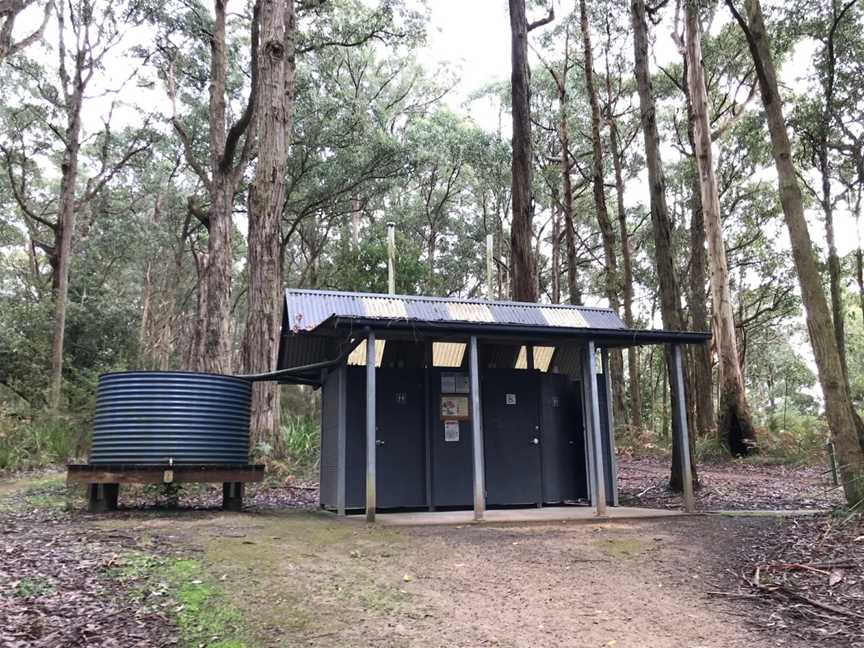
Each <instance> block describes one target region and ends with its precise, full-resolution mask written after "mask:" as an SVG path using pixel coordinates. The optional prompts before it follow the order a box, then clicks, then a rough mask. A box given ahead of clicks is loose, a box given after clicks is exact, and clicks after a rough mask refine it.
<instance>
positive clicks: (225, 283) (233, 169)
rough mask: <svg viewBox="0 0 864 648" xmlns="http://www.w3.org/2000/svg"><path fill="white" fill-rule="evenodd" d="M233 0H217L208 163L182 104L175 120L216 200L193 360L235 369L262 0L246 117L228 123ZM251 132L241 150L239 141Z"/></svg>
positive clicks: (213, 369) (214, 368)
mask: <svg viewBox="0 0 864 648" xmlns="http://www.w3.org/2000/svg"><path fill="white" fill-rule="evenodd" d="M227 2H228V0H215V2H214V12H215V18H214V20H213V27H212V31H211V33H210V79H209V81H210V84H209V91H208V92H209V104H208V115H207V118H208V145H209V146H208V167H209V168H208V169H205V168H204V166H203V165H201V164H200V163H199V161H198V159H197V158H196V157H195V152H194V150H193V148H192V143H191V138H190V137H189V134H188V133H187V132H186V130H185V128H184V127H183V125H182V123H181V122H180V120H179V119H178V117H177V114H176V109H175V111H174V114H173V116H172V120H171V122H172V125H173V126H174V130H175V131H176V132H177V134H178V136H179V138H180V140H181V142H182V143H183V150H184V154H185V157H186V161H187V163H188V164H189V166H190V167H191V168H192V169H193V170H194V171H195V173H196V174H197V175H198V177H199V178H200V180H201V182H202V183H203V184H204V186H205V187H206V188H207V192H208V194H209V199H210V206H209V209H208V212H207V216H206V221H207V222H206V227H207V231H208V238H207V263H206V270H207V273H206V275H205V276H204V278H203V282H204V284H206V285H202V286H201V287H202V288H204V293H205V294H206V300H207V301H206V308H205V310H204V313H203V316H204V322H203V324H204V327H203V332H202V341H203V344H202V345H201V350H200V353H201V356H200V357H199V358H197V359H196V360H195V362H194V363H193V364H194V365H195V366H197V367H199V370H201V371H207V372H210V373H222V374H228V373H231V367H232V364H233V363H232V360H233V357H232V356H233V343H232V342H233V340H232V326H231V323H232V318H231V278H232V273H233V253H232V252H233V250H232V246H231V239H232V232H233V229H234V222H233V212H234V193H235V192H236V190H237V185H238V183H239V181H240V179H241V178H242V177H243V173H244V171H245V170H246V166H247V164H248V161H249V158H250V156H251V153H252V143H253V142H254V141H255V137H254V126H255V124H254V113H255V100H256V95H257V77H258V62H257V57H258V14H259V11H260V7H259V4H258V3H257V2H256V4H255V7H254V10H253V19H252V29H251V41H252V42H251V48H250V49H251V52H252V60H251V63H250V68H251V89H250V93H249V100H248V102H247V105H246V108H245V110H244V111H243V114H242V115H241V116H240V118H239V119H238V120H237V121H236V122H234V123H233V124H232V125H231V128H230V129H229V128H226V122H225V120H226V99H225V97H226V92H227V79H228V59H227V54H226V47H227V46H226V15H227ZM168 72H169V73H168V75H167V76H168V82H169V87H168V94H169V96H170V98H171V100H172V103H173V102H174V101H175V99H176V88H174V79H173V71H172V70H170V69H169V71H168ZM244 134H245V135H246V138H245V141H244V142H243V146H242V148H241V150H240V153H239V155H238V152H237V150H238V145H239V143H240V141H241V138H242V137H243V135H244Z"/></svg>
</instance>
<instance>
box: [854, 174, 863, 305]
mask: <svg viewBox="0 0 864 648" xmlns="http://www.w3.org/2000/svg"><path fill="white" fill-rule="evenodd" d="M862 192H864V186H862V185H859V186H858V195H857V196H856V198H855V231H856V232H857V233H858V248H857V249H856V250H855V278H856V280H857V281H858V301H859V303H860V305H861V317H862V319H864V249H862V247H861V194H862Z"/></svg>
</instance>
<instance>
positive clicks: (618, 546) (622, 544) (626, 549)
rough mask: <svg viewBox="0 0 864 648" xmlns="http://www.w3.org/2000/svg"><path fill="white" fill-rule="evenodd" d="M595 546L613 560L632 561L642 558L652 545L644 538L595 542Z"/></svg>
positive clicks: (608, 539) (611, 539)
mask: <svg viewBox="0 0 864 648" xmlns="http://www.w3.org/2000/svg"><path fill="white" fill-rule="evenodd" d="M595 546H596V547H597V548H598V549H599V550H600V551H602V552H603V553H605V554H606V555H608V556H611V557H612V558H617V559H620V560H630V559H633V558H638V557H639V556H641V555H642V554H643V553H644V552H645V551H647V550H648V548H649V546H650V545H649V543H648V542H647V541H646V540H645V539H643V538H606V539H605V540H598V541H597V542H595Z"/></svg>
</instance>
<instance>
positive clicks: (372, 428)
mask: <svg viewBox="0 0 864 648" xmlns="http://www.w3.org/2000/svg"><path fill="white" fill-rule="evenodd" d="M375 404H376V398H375V331H369V333H368V334H367V336H366V521H367V522H370V523H371V522H374V521H375V455H376V450H377V448H378V446H377V430H376V423H375Z"/></svg>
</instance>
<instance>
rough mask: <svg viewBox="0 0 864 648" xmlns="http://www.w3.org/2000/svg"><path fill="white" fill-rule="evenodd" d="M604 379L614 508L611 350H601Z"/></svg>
mask: <svg viewBox="0 0 864 648" xmlns="http://www.w3.org/2000/svg"><path fill="white" fill-rule="evenodd" d="M600 362H601V364H602V368H603V379H604V381H605V383H606V421H607V422H608V426H607V428H608V429H607V430H606V439H607V442H608V444H609V483H610V484H611V486H612V493H611V495H612V506H618V458H617V457H616V456H615V417H614V415H613V413H612V410H613V407H612V375H611V374H610V373H609V349H607V348H606V347H603V348H602V349H600Z"/></svg>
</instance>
